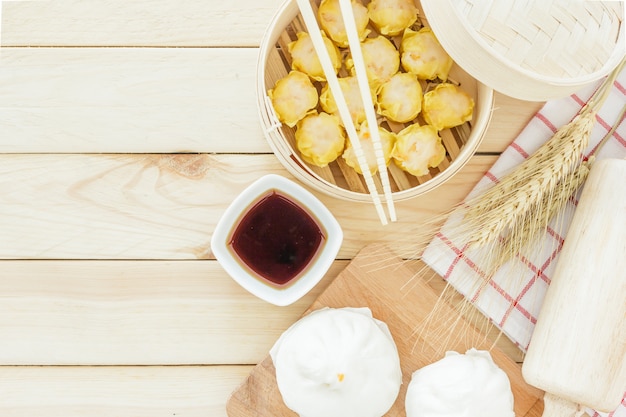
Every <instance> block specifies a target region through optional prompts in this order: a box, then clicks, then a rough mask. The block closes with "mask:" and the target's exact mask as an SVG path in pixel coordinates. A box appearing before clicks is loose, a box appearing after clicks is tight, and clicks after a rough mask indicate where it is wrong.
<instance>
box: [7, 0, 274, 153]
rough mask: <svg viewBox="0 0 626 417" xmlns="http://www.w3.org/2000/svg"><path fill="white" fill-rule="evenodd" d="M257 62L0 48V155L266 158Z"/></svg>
mask: <svg viewBox="0 0 626 417" xmlns="http://www.w3.org/2000/svg"><path fill="white" fill-rule="evenodd" d="M36 3H37V2H36ZM50 3H55V2H50ZM129 3H133V2H129ZM172 4H174V3H172ZM3 29H4V28H3ZM256 54H257V50H256V49H250V48H227V49H225V48H217V49H188V48H165V49H152V48H114V49H101V48H16V49H13V48H4V49H2V50H0V108H1V109H2V111H1V112H0V132H2V134H1V137H2V141H0V153H6V152H12V153H30V152H36V153H47V152H56V153H60V152H65V153H99V152H114V153H129V152H157V153H161V152H163V153H176V152H271V150H270V148H269V145H268V144H267V142H266V140H265V138H264V136H263V133H262V130H261V124H260V122H259V116H258V111H257V105H256V93H255V79H256V78H255V72H256V65H255V62H256ZM234 68H236V69H237V70H236V71H233V69H234Z"/></svg>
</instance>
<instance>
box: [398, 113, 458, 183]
mask: <svg viewBox="0 0 626 417" xmlns="http://www.w3.org/2000/svg"><path fill="white" fill-rule="evenodd" d="M391 156H392V157H393V159H394V161H395V163H396V164H397V165H398V166H399V167H400V168H402V169H403V170H404V171H406V172H408V173H409V174H412V175H415V176H416V177H418V176H421V175H426V174H428V172H429V171H428V167H436V166H437V165H439V164H440V163H441V161H443V158H444V157H445V156H446V149H445V148H444V147H443V145H442V144H441V137H439V134H438V132H437V129H435V128H434V127H432V126H430V125H422V126H420V125H418V124H412V125H410V126H408V127H405V128H404V129H402V130H401V131H400V132H398V133H397V134H396V144H395V145H394V147H393V151H392V153H391Z"/></svg>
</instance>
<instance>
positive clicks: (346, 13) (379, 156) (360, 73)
mask: <svg viewBox="0 0 626 417" xmlns="http://www.w3.org/2000/svg"><path fill="white" fill-rule="evenodd" d="M339 6H340V8H341V15H342V17H343V24H344V26H345V28H346V34H347V35H348V46H349V47H350V53H351V54H352V60H353V62H354V70H355V73H356V78H357V81H358V85H359V90H360V92H361V100H362V101H363V107H364V108H365V116H366V120H367V125H368V128H369V131H370V137H371V139H372V144H373V146H374V154H375V155H376V163H377V164H378V172H379V173H380V178H381V180H382V185H383V192H384V194H385V201H386V202H387V210H388V211H389V218H390V219H391V221H392V222H395V221H396V209H395V206H394V204H393V197H392V194H391V184H390V183H389V173H388V172H387V164H386V163H385V156H384V153H383V147H382V143H381V140H380V133H379V132H378V121H377V120H376V113H375V112H374V103H373V102H372V96H371V93H370V86H369V81H368V79H367V72H366V70H365V60H364V59H363V51H362V50H361V40H360V39H359V34H358V30H357V28H356V20H355V18H354V12H353V11H352V4H351V2H350V0H339ZM361 169H362V167H361Z"/></svg>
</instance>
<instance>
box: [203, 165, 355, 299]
mask: <svg viewBox="0 0 626 417" xmlns="http://www.w3.org/2000/svg"><path fill="white" fill-rule="evenodd" d="M342 241H343V231H342V230H341V226H340V225H339V223H338V222H337V219H335V217H334V216H333V214H332V213H331V212H330V211H329V210H328V208H327V207H326V206H324V204H323V203H322V202H321V201H320V200H318V199H317V197H315V196H314V195H313V194H312V193H311V192H309V191H308V190H306V189H305V188H304V187H302V186H300V185H299V184H297V183H295V182H293V181H291V180H288V179H287V178H284V177H282V176H280V175H275V174H268V175H265V176H263V177H261V178H259V179H258V180H256V181H255V182H253V183H252V184H250V185H249V186H248V187H246V189H244V190H243V191H242V192H241V193H240V194H239V195H238V196H237V197H236V198H235V199H234V200H233V201H232V203H231V204H230V205H229V206H228V208H227V209H226V211H225V212H224V214H223V215H222V217H221V218H220V220H219V221H218V222H217V225H216V226H215V230H214V232H213V236H211V250H212V252H213V254H214V255H215V259H217V261H218V262H219V263H220V265H222V267H223V268H224V269H225V270H226V272H228V274H229V275H230V276H231V277H232V278H233V279H234V280H235V281H237V283H239V284H240V285H241V286H242V287H243V288H244V289H246V290H248V291H249V292H250V293H252V294H254V295H256V296H257V297H259V298H261V299H263V300H265V301H267V302H270V303H272V304H275V305H278V306H286V305H289V304H291V303H293V302H295V301H296V300H298V299H300V298H301V297H302V296H304V295H305V294H306V293H308V292H309V291H310V290H311V289H312V288H313V287H314V286H315V285H317V283H318V282H319V281H320V280H321V279H322V278H323V277H324V275H325V274H326V272H327V271H328V269H329V268H330V266H331V265H332V263H333V262H334V261H335V257H336V255H337V253H338V252H339V249H340V248H341V243H342Z"/></svg>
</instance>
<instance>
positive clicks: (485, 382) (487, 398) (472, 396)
mask: <svg viewBox="0 0 626 417" xmlns="http://www.w3.org/2000/svg"><path fill="white" fill-rule="evenodd" d="M405 407H406V415H407V417H441V416H464V417H515V412H514V411H513V393H512V391H511V384H510V382H509V378H508V377H507V375H506V373H505V372H504V371H503V370H502V369H500V368H499V367H498V366H497V365H496V364H495V363H494V362H493V360H492V358H491V355H490V354H489V352H487V351H484V350H476V349H470V350H468V351H467V352H466V353H465V354H464V355H462V354H459V353H457V352H448V353H446V356H445V357H444V358H443V359H441V360H439V361H437V362H434V363H432V364H430V365H427V366H425V367H423V368H420V369H418V370H417V371H415V372H414V373H413V375H412V377H411V382H410V383H409V386H408V388H407V393H406V399H405Z"/></svg>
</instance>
